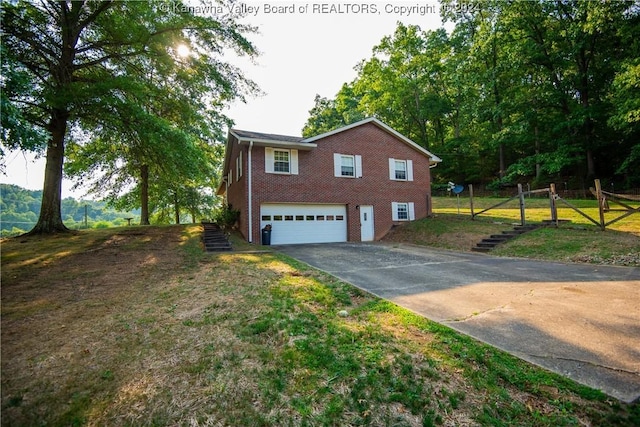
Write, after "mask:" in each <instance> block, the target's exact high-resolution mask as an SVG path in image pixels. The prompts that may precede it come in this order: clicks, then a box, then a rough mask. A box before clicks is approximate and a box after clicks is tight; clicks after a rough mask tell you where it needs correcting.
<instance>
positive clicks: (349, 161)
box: [340, 156, 356, 176]
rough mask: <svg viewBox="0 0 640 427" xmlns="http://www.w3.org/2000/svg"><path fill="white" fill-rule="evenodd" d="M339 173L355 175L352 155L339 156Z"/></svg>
mask: <svg viewBox="0 0 640 427" xmlns="http://www.w3.org/2000/svg"><path fill="white" fill-rule="evenodd" d="M340 164H341V167H340V175H342V176H356V164H355V161H354V160H353V156H340Z"/></svg>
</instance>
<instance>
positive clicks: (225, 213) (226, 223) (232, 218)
mask: <svg viewBox="0 0 640 427" xmlns="http://www.w3.org/2000/svg"><path fill="white" fill-rule="evenodd" d="M239 218H240V211H239V210H236V209H233V208H232V207H231V205H224V206H222V208H221V209H220V210H219V211H218V212H216V214H215V215H214V217H213V221H214V222H216V223H217V224H218V225H219V226H220V227H224V228H233V227H234V226H235V224H236V222H238V219H239Z"/></svg>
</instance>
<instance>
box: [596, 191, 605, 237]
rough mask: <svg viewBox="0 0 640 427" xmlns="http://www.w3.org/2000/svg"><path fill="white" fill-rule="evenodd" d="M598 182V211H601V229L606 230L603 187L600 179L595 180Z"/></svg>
mask: <svg viewBox="0 0 640 427" xmlns="http://www.w3.org/2000/svg"><path fill="white" fill-rule="evenodd" d="M595 184H596V198H597V199H598V212H599V213H600V229H601V230H602V231H604V229H605V225H604V196H603V195H602V187H601V186H600V180H599V179H596V180H595Z"/></svg>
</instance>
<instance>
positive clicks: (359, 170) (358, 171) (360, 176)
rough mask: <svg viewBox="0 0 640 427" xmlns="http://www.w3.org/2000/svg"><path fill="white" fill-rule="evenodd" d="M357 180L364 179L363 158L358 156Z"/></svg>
mask: <svg viewBox="0 0 640 427" xmlns="http://www.w3.org/2000/svg"><path fill="white" fill-rule="evenodd" d="M356 178H362V156H360V155H358V154H356Z"/></svg>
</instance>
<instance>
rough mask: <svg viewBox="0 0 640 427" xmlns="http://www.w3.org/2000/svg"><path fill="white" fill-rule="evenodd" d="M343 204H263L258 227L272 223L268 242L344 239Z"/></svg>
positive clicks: (345, 239) (344, 240) (344, 218)
mask: <svg viewBox="0 0 640 427" xmlns="http://www.w3.org/2000/svg"><path fill="white" fill-rule="evenodd" d="M346 212H347V210H346V206H345V205H322V204H309V205H295V204H263V205H262V206H261V208H260V218H261V220H260V228H261V229H262V228H264V226H265V225H267V224H271V227H272V228H271V244H273V245H278V244H293V243H331V242H346V241H347V214H346Z"/></svg>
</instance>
